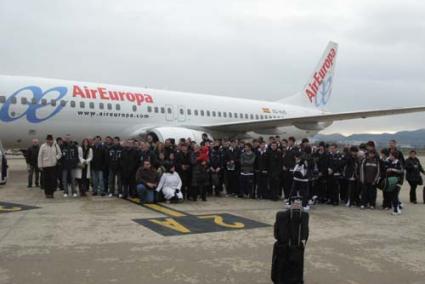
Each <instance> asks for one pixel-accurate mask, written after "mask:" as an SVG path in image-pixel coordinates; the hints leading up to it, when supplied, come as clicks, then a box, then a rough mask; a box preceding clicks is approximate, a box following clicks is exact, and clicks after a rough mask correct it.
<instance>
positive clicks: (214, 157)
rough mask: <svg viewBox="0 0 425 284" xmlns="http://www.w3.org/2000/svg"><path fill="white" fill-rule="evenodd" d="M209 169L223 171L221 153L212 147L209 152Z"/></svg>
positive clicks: (218, 149)
mask: <svg viewBox="0 0 425 284" xmlns="http://www.w3.org/2000/svg"><path fill="white" fill-rule="evenodd" d="M209 160H210V167H212V168H213V169H217V168H220V169H223V152H222V151H221V150H220V148H218V147H213V148H212V149H211V150H210V152H209Z"/></svg>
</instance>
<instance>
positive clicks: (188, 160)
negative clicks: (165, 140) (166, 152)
mask: <svg viewBox="0 0 425 284" xmlns="http://www.w3.org/2000/svg"><path fill="white" fill-rule="evenodd" d="M193 159H194V155H193V152H192V151H190V150H188V151H187V152H186V153H184V152H182V151H179V152H177V153H176V171H177V172H178V173H179V174H180V175H181V174H182V172H186V173H191V172H192V161H193ZM183 165H185V166H186V169H185V170H183Z"/></svg>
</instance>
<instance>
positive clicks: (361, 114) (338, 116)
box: [203, 106, 425, 132]
mask: <svg viewBox="0 0 425 284" xmlns="http://www.w3.org/2000/svg"><path fill="white" fill-rule="evenodd" d="M423 111H425V106H418V107H406V108H389V109H379V110H364V111H354V112H340V113H332V114H320V115H312V116H299V117H289V118H279V119H268V120H255V121H243V122H233V123H223V124H215V125H205V126H204V127H203V128H205V129H210V130H215V131H223V132H227V131H229V132H230V131H232V132H233V131H236V132H248V131H256V130H259V129H272V128H276V127H285V126H293V125H305V126H306V127H312V128H306V129H311V130H313V129H315V128H314V126H315V125H316V126H317V124H318V123H320V122H334V121H340V120H349V119H358V118H368V117H377V116H386V115H397V114H406V113H414V112H423Z"/></svg>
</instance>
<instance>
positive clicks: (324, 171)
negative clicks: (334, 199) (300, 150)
mask: <svg viewBox="0 0 425 284" xmlns="http://www.w3.org/2000/svg"><path fill="white" fill-rule="evenodd" d="M315 156H316V161H317V169H318V173H319V177H318V184H317V187H318V190H317V193H318V199H319V202H321V203H326V202H328V176H329V153H328V150H327V147H326V145H325V143H323V142H321V143H320V144H319V150H318V151H317V152H316V153H315Z"/></svg>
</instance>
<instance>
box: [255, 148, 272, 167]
mask: <svg viewBox="0 0 425 284" xmlns="http://www.w3.org/2000/svg"><path fill="white" fill-rule="evenodd" d="M256 154H257V159H256V160H255V171H256V172H258V173H261V172H264V171H268V169H269V153H268V152H267V151H264V152H261V150H260V149H258V150H257V152H256Z"/></svg>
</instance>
